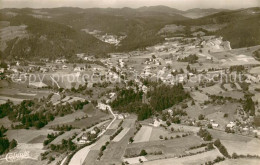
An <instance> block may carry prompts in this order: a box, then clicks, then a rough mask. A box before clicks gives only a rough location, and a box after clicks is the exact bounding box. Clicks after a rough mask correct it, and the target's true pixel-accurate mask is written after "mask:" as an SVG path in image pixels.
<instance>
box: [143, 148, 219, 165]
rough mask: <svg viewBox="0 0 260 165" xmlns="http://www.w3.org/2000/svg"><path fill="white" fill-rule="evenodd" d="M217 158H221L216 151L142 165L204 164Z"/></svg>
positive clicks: (148, 162)
mask: <svg viewBox="0 0 260 165" xmlns="http://www.w3.org/2000/svg"><path fill="white" fill-rule="evenodd" d="M217 156H222V155H221V154H220V153H219V152H218V151H217V150H211V151H208V152H204V153H201V154H197V155H193V156H188V157H183V158H169V159H160V160H154V161H147V162H144V163H143V164H144V165H158V164H163V165H172V164H194V165H199V164H204V163H205V162H207V161H212V160H214V159H215V158H216V157H217Z"/></svg>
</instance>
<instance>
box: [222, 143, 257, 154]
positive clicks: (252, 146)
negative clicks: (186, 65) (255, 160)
mask: <svg viewBox="0 0 260 165" xmlns="http://www.w3.org/2000/svg"><path fill="white" fill-rule="evenodd" d="M221 143H222V144H223V145H224V146H225V147H226V148H227V151H228V153H229V154H230V155H232V154H233V153H237V154H238V155H247V154H249V155H258V156H260V140H259V139H252V140H251V141H248V142H244V141H234V140H221ZM241 148H243V149H241Z"/></svg>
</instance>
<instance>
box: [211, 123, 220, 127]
mask: <svg viewBox="0 0 260 165" xmlns="http://www.w3.org/2000/svg"><path fill="white" fill-rule="evenodd" d="M211 125H212V127H218V126H219V125H218V124H217V123H212V124H211Z"/></svg>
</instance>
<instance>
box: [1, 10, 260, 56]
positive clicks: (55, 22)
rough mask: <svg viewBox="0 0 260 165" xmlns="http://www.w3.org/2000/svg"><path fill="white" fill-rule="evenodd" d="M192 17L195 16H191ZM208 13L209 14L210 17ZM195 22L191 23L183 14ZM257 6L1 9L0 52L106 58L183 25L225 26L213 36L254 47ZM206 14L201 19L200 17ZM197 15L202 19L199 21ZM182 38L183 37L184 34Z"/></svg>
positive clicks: (153, 41) (153, 40)
mask: <svg viewBox="0 0 260 165" xmlns="http://www.w3.org/2000/svg"><path fill="white" fill-rule="evenodd" d="M194 14H195V15H194ZM210 14H211V15H210ZM187 15H188V16H189V17H193V18H195V17H196V18H197V19H190V18H188V17H186V16H187ZM259 15H260V8H249V9H241V10H235V11H228V10H223V9H193V10H187V11H180V10H177V9H174V8H169V7H166V6H152V7H141V8H138V9H131V8H120V9H114V8H107V9H101V8H91V9H81V8H69V7H63V8H52V9H30V8H25V9H2V10H0V25H1V34H3V35H1V43H0V45H1V54H2V55H3V57H6V58H13V57H19V58H28V59H37V58H39V57H49V58H53V59H54V58H58V57H61V56H62V57H71V58H73V56H74V55H75V54H76V53H88V54H92V55H96V56H102V57H104V56H106V54H107V53H109V52H115V51H117V52H127V51H132V50H136V49H144V48H145V47H147V46H151V45H155V44H157V43H159V42H162V41H164V38H165V37H170V36H165V35H162V34H159V31H160V30H161V29H162V28H163V27H165V25H171V24H177V25H184V26H186V27H185V29H188V28H187V27H192V26H201V25H214V26H218V25H225V27H224V28H221V29H219V30H218V31H215V32H210V34H213V35H220V36H223V37H224V39H226V40H229V41H230V42H231V47H232V48H238V47H245V46H253V45H258V44H260V43H259V38H260V35H259V24H260V23H259ZM201 16H204V17H201ZM198 17H200V18H198ZM83 30H85V31H88V32H93V31H98V32H100V33H101V35H104V34H109V35H116V36H118V37H119V36H125V38H124V39H122V41H121V42H120V44H119V45H117V46H115V45H111V44H108V43H105V42H102V41H101V40H99V39H97V38H96V37H94V36H93V34H91V33H86V32H84V31H83ZM183 35H185V36H186V34H183Z"/></svg>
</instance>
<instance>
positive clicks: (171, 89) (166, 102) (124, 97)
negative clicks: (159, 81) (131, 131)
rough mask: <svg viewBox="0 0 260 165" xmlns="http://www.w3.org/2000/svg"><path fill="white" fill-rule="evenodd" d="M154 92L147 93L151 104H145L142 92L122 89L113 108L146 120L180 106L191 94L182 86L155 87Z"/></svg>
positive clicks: (112, 103) (112, 105) (112, 104)
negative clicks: (172, 107) (165, 110)
mask: <svg viewBox="0 0 260 165" xmlns="http://www.w3.org/2000/svg"><path fill="white" fill-rule="evenodd" d="M151 88H154V89H153V90H151V91H149V92H148V93H147V98H148V100H149V103H144V102H143V100H142V98H143V95H145V94H144V93H143V92H142V91H135V90H134V89H132V88H131V89H121V90H120V92H119V93H118V96H117V98H116V99H115V100H114V101H113V102H111V107H112V108H114V109H115V110H117V111H119V112H128V113H136V114H137V115H138V120H144V119H147V118H149V117H150V116H152V115H153V114H155V113H156V112H159V113H160V112H162V110H164V109H166V108H169V107H171V106H173V105H176V104H179V103H181V102H182V101H184V100H185V99H187V98H190V96H189V94H188V93H187V92H185V91H184V89H183V86H182V84H177V85H174V86H169V85H154V86H153V87H151Z"/></svg>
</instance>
